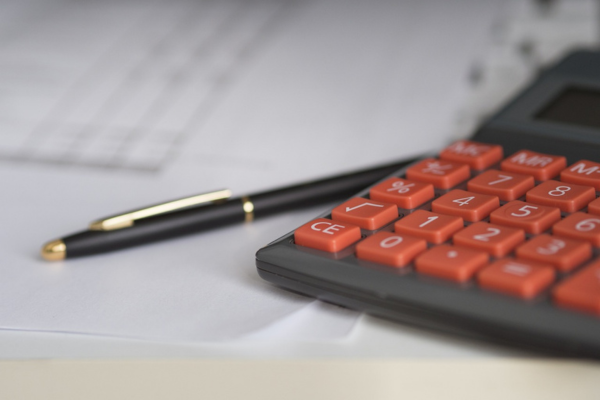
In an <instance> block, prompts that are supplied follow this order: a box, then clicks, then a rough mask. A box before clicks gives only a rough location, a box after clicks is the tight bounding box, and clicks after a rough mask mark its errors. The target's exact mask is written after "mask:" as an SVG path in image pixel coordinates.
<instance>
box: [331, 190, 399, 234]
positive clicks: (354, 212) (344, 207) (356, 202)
mask: <svg viewBox="0 0 600 400" xmlns="http://www.w3.org/2000/svg"><path fill="white" fill-rule="evenodd" d="M396 218H398V207H396V206H395V205H393V204H388V203H380V202H378V201H374V200H369V199H364V198H362V197H355V198H353V199H350V200H348V201H346V202H345V203H342V204H341V205H339V206H337V207H336V208H334V209H333V210H331V219H333V220H336V221H343V222H350V223H351V224H354V225H358V226H360V227H361V228H363V229H370V230H373V229H378V228H381V227H382V226H384V225H385V224H387V223H389V222H392V221H393V220H395V219H396Z"/></svg>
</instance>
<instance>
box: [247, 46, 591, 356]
mask: <svg viewBox="0 0 600 400" xmlns="http://www.w3.org/2000/svg"><path fill="white" fill-rule="evenodd" d="M599 194H600V53H595V52H590V51H578V52H574V53H572V54H570V55H568V56H567V57H566V58H564V59H563V60H561V61H560V62H558V63H557V64H555V65H554V66H552V67H551V68H548V69H547V70H545V71H543V72H542V73H541V74H540V76H539V77H538V78H537V80H536V81H535V82H534V83H533V84H531V85H530V86H529V87H528V88H527V89H525V90H524V91H523V92H522V93H521V94H520V95H519V96H517V97H516V98H515V99H514V100H513V101H511V102H510V103H509V104H508V105H507V106H505V107H504V108H503V109H502V110H500V111H499V112H498V113H497V114H496V115H494V116H493V117H491V118H490V119H488V120H487V121H486V122H485V123H484V124H482V126H481V127H480V128H479V129H478V131H477V132H476V133H475V134H474V135H473V136H472V137H471V138H469V139H468V140H461V141H458V142H456V143H453V144H451V145H450V146H448V147H446V148H445V149H444V150H442V151H441V152H440V153H438V154H433V155H431V156H430V157H427V158H424V159H422V160H420V161H417V162H415V163H413V164H411V165H409V166H407V167H405V168H403V169H400V170H398V171H397V172H395V173H394V174H392V175H391V176H389V177H387V178H385V179H383V180H381V181H379V182H377V183H375V184H373V185H372V186H371V187H369V188H366V189H364V190H363V191H361V192H360V193H358V194H356V195H355V196H353V197H352V198H350V199H348V200H346V201H344V202H343V203H341V204H339V205H337V206H335V207H334V208H332V209H331V210H329V211H327V212H326V213H324V214H322V215H320V216H318V217H316V218H314V219H312V220H310V221H307V222H306V224H304V225H302V226H300V227H297V228H296V229H294V230H293V231H292V232H290V233H288V234H286V235H284V236H283V237H281V238H279V239H277V240H275V241H274V242H272V243H271V244H269V245H267V246H266V247H264V248H262V249H260V250H259V251H258V252H257V254H256V266H257V269H258V273H259V274H260V276H261V277H262V278H263V279H265V280H267V281H270V282H272V283H275V284H277V285H279V286H282V287H284V288H287V289H290V290H292V291H295V292H299V293H303V294H306V295H309V296H313V297H316V298H319V299H322V300H324V301H327V302H331V303H335V304H339V305H342V306H345V307H349V308H352V309H356V310H362V311H365V312H367V313H370V314H373V315H376V316H380V317H383V318H386V319H392V320H396V321H400V322H405V323H410V324H418V325H422V326H425V327H430V328H434V329H441V330H444V331H449V332H456V333H459V334H467V335H472V336H476V337H481V338H486V339H489V340H493V341H498V342H502V343H509V344H512V345H517V346H520V347H525V348H528V349H533V350H540V351H543V352H546V353H548V352H550V353H553V354H566V355H574V356H579V357H591V358H599V357H600V257H599V255H600V198H599V197H598V196H599Z"/></svg>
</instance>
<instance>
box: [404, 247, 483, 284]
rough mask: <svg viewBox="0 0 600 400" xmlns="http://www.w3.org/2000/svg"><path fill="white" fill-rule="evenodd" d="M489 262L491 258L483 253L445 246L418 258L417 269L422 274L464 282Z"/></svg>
mask: <svg viewBox="0 0 600 400" xmlns="http://www.w3.org/2000/svg"><path fill="white" fill-rule="evenodd" d="M488 261H489V256H488V255H487V254H486V253H484V252H483V251H478V250H473V249H465V248H462V247H454V246H449V245H446V244H443V245H440V246H436V247H434V248H432V249H431V250H429V251H427V252H425V253H423V254H421V255H420V256H419V257H417V259H416V260H415V269H416V270H417V272H419V273H422V274H427V275H432V276H435V277H438V278H443V279H450V280H453V281H457V282H464V281H468V280H469V279H471V277H472V276H473V275H474V274H475V273H476V272H477V271H479V270H480V269H481V268H482V267H484V266H485V265H487V263H488Z"/></svg>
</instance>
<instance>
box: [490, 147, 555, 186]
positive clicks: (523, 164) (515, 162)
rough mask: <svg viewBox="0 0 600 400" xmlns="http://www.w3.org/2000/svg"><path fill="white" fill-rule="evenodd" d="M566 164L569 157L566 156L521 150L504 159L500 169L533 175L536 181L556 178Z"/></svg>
mask: <svg viewBox="0 0 600 400" xmlns="http://www.w3.org/2000/svg"><path fill="white" fill-rule="evenodd" d="M566 166H567V159H566V158H565V157H562V156H552V155H548V154H541V153H535V152H533V151H529V150H521V151H519V152H517V153H515V154H513V155H512V156H510V157H508V158H507V159H505V160H504V161H502V163H501V164H500V169H502V170H503V171H509V172H516V173H518V174H527V175H533V177H534V178H535V180H536V181H546V180H548V179H552V178H554V177H555V176H556V175H558V174H559V172H560V171H561V170H562V169H564V168H565V167H566Z"/></svg>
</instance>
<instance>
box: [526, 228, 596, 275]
mask: <svg viewBox="0 0 600 400" xmlns="http://www.w3.org/2000/svg"><path fill="white" fill-rule="evenodd" d="M515 253H516V255H517V258H519V259H524V260H531V261H537V262H542V263H546V264H551V265H553V266H554V268H555V269H556V270H557V271H560V272H569V271H571V270H572V269H573V268H575V267H576V266H578V265H580V264H581V263H583V262H585V261H587V260H589V258H590V257H591V256H592V246H591V245H590V244H589V243H588V242H583V241H580V240H572V239H567V238H563V237H556V236H550V235H540V236H536V237H534V238H533V239H531V240H529V241H528V242H527V243H525V244H523V245H522V246H519V247H517V250H516V251H515Z"/></svg>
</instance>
